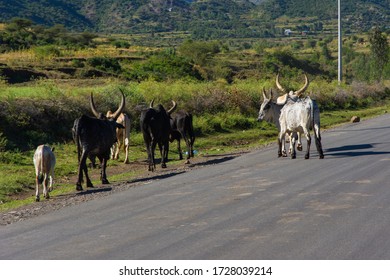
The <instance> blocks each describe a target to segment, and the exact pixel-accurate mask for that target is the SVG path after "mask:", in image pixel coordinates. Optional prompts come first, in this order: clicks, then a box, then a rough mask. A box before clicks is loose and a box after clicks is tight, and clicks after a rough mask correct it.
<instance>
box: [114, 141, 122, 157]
mask: <svg viewBox="0 0 390 280" xmlns="http://www.w3.org/2000/svg"><path fill="white" fill-rule="evenodd" d="M122 145H123V143H122V142H120V141H118V143H116V145H115V146H116V149H115V159H119V151H120V150H121V148H122Z"/></svg>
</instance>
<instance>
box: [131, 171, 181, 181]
mask: <svg viewBox="0 0 390 280" xmlns="http://www.w3.org/2000/svg"><path fill="white" fill-rule="evenodd" d="M184 172H185V171H177V172H170V173H168V174H159V175H155V176H152V177H145V178H137V179H134V180H130V181H127V183H129V184H130V183H139V182H146V181H150V180H160V179H166V178H169V177H173V176H176V175H179V174H182V173H184Z"/></svg>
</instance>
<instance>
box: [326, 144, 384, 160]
mask: <svg viewBox="0 0 390 280" xmlns="http://www.w3.org/2000/svg"><path fill="white" fill-rule="evenodd" d="M378 144H379V143H374V144H359V145H346V146H341V147H335V148H330V149H326V150H325V153H326V155H329V156H334V157H357V156H368V155H383V154H390V151H389V152H385V151H372V150H369V149H373V148H374V147H375V146H376V145H378ZM363 150H364V151H363Z"/></svg>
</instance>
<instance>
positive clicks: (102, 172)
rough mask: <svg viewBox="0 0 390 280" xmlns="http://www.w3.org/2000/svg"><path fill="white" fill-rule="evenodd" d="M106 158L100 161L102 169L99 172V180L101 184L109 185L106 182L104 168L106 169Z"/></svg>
mask: <svg viewBox="0 0 390 280" xmlns="http://www.w3.org/2000/svg"><path fill="white" fill-rule="evenodd" d="M107 159H108V158H107V157H105V158H103V159H102V169H101V170H100V178H101V180H102V184H103V185H105V184H109V183H110V182H109V181H108V180H107V174H106V167H107Z"/></svg>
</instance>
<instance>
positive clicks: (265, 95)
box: [263, 88, 267, 100]
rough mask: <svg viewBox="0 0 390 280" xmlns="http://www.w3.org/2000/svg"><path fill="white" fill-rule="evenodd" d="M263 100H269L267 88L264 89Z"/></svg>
mask: <svg viewBox="0 0 390 280" xmlns="http://www.w3.org/2000/svg"><path fill="white" fill-rule="evenodd" d="M263 99H264V100H266V99H267V93H266V91H265V88H263Z"/></svg>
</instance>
